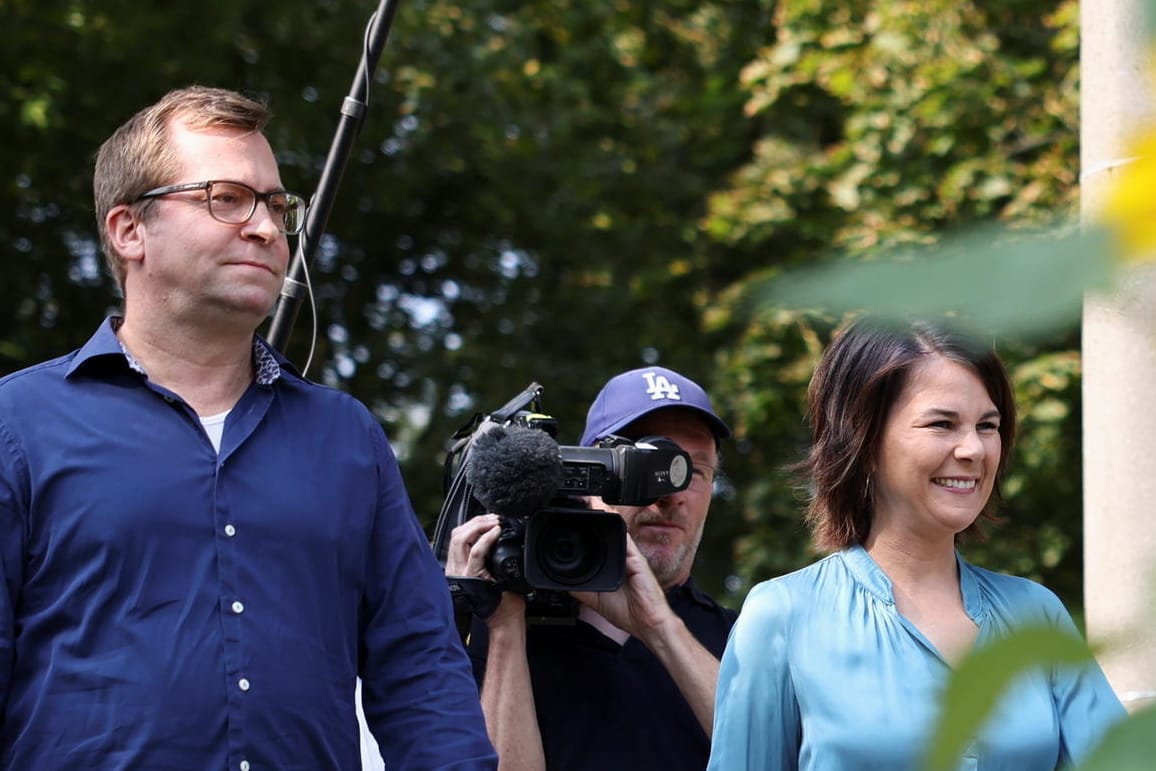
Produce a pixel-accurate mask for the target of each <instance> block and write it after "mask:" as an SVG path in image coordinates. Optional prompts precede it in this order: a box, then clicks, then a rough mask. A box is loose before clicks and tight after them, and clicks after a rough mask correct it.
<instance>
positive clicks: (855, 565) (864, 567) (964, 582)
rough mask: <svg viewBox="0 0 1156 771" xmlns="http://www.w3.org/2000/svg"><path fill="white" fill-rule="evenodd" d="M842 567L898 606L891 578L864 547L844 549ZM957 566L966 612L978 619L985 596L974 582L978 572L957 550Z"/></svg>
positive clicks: (884, 598) (869, 588)
mask: <svg viewBox="0 0 1156 771" xmlns="http://www.w3.org/2000/svg"><path fill="white" fill-rule="evenodd" d="M839 554H840V557H841V558H842V560H843V564H845V565H846V566H847V569H848V570H850V571H851V574H852V575H853V576H854V577H855V580H856V581H857V582H858V583H859V585H860V586H862V587H863V588H864V589H866V590H867V591H868V592H870V593H871V594H873V595H875V596H876V597H877V598H879V599H880V600H882V601H883V602H886V603H887V604H888V605H894V604H895V591H894V589H893V587H892V586H891V579H890V578H888V577H887V574H886V573H884V572H883V568H881V567H879V563H877V562H876V561H875V560H874V559H872V558H871V555H870V554H868V553H867V550H866V549H864V548H863V545H862V544H855V545H854V546H852V547H850V548H848V549H844V550H843V551H842V552H840V553H839ZM955 564H956V565H957V566H958V568H959V589H960V594H961V595H962V596H963V609H964V611H965V612H966V613H967V615H968V616H970V617H971V618H972V619H978V618H979V617H980V615H981V614H982V612H983V607H984V604H983V593H982V592H980V590H979V584H978V583H977V582H976V579H975V570H974V568H972V566H971V565H969V564H968V563H967V562H966V561H965V560H964V559H963V557H962V556H960V553H959V551H958V550H956V552H955Z"/></svg>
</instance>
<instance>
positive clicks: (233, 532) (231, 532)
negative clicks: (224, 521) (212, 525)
mask: <svg viewBox="0 0 1156 771" xmlns="http://www.w3.org/2000/svg"><path fill="white" fill-rule="evenodd" d="M236 534H237V528H235V527H233V526H232V525H225V535H227V536H229V537H230V538H232V537H233V536H235V535H236Z"/></svg>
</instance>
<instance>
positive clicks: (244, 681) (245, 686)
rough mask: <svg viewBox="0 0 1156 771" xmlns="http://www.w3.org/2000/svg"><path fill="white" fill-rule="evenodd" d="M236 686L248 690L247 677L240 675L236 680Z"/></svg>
mask: <svg viewBox="0 0 1156 771" xmlns="http://www.w3.org/2000/svg"><path fill="white" fill-rule="evenodd" d="M237 687H238V688H240V689H241V690H242V691H247V690H249V680H248V678H244V677H242V678H241V679H240V680H238V681H237Z"/></svg>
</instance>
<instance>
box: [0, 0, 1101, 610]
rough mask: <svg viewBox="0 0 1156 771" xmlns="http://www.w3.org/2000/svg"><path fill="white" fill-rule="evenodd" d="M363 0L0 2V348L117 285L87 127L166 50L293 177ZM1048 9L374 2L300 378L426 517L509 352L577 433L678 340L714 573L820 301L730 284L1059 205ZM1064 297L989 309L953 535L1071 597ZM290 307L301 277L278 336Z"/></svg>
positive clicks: (92, 130) (805, 354)
mask: <svg viewBox="0 0 1156 771" xmlns="http://www.w3.org/2000/svg"><path fill="white" fill-rule="evenodd" d="M374 7H375V6H374V4H373V3H370V2H365V1H364V0H360V1H355V0H320V1H319V2H309V3H305V2H293V1H292V0H290V1H289V2H286V3H282V4H281V5H279V6H278V7H277V13H276V14H271V13H270V12H269V10H268V8H267V7H261V8H258V7H256V6H253V7H249V6H246V5H244V4H240V5H238V4H236V3H232V4H230V3H225V2H222V1H221V0H207V1H206V2H203V3H199V4H196V5H180V4H178V5H173V6H171V7H170V6H165V7H164V8H163V9H158V10H156V11H154V12H147V11H142V9H141V8H140V7H139V6H138V5H135V4H129V3H127V2H124V0H103V2H100V3H95V2H90V1H88V0H36V1H35V2H33V0H0V96H2V98H0V138H2V140H3V144H4V146H5V147H6V152H5V153H3V154H2V155H0V205H2V210H3V211H4V212H5V214H4V215H3V216H0V250H3V254H2V255H0V258H2V259H3V260H4V265H5V273H4V281H3V282H2V283H0V330H3V331H2V332H0V372H6V371H11V370H13V369H16V368H18V367H20V366H25V365H27V364H29V363H32V362H34V361H37V360H40V359H43V358H46V357H49V356H54V355H57V354H60V353H64V352H66V351H68V350H70V349H72V348H74V347H76V346H77V345H78V344H79V343H80V342H82V341H83V340H84V339H85V338H86V336H87V335H88V334H89V333H90V332H91V330H92V329H93V328H94V327H95V325H96V323H97V321H98V319H99V318H100V317H101V316H102V315H103V314H105V313H106V312H108V311H109V310H110V309H112V308H114V307H115V306H116V303H117V299H116V297H115V294H114V292H113V291H112V286H111V282H110V280H109V279H108V278H107V277H106V276H105V275H104V273H103V270H102V267H101V261H100V257H99V255H98V253H97V247H96V244H95V242H94V238H95V228H94V226H93V223H92V208H91V206H92V204H91V192H90V186H91V170H92V157H93V154H94V153H95V150H96V148H97V147H98V146H99V144H100V142H101V141H102V140H103V139H104V138H105V137H106V136H107V135H108V134H109V133H110V132H111V131H112V130H113V129H114V128H115V127H116V126H117V125H119V124H120V123H121V122H122V121H123V120H124V119H126V118H127V117H128V116H129V115H130V114H131V113H132V112H134V111H135V110H137V109H138V108H139V107H141V106H143V105H144V104H146V103H148V102H151V101H152V100H154V99H155V98H157V97H159V96H160V95H161V94H162V93H163V92H164V91H166V90H168V89H170V88H173V87H177V86H182V85H186V84H188V83H191V82H200V83H206V84H212V85H221V86H226V87H231V88H238V89H242V90H247V91H250V92H254V93H257V94H259V95H262V96H265V97H266V98H268V99H269V101H270V102H271V105H272V107H273V110H274V112H275V117H274V120H273V123H272V124H271V127H270V137H271V140H272V141H273V144H274V147H275V148H277V149H278V150H279V157H280V160H281V163H282V175H283V178H284V181H285V183H286V185H287V186H289V187H291V188H294V189H299V190H302V191H309V190H310V189H312V187H313V186H315V184H316V181H317V178H318V176H319V174H320V172H321V169H322V168H323V167H324V164H325V154H326V152H327V151H328V148H329V143H330V139H331V136H332V133H333V131H334V129H335V127H336V123H337V118H338V115H339V112H338V111H339V108H340V104H341V100H342V99H343V97H344V96H345V95H346V94H347V93H348V91H349V87H350V82H351V78H352V76H353V73H354V72H355V70H356V65H357V62H358V59H359V57H360V55H361V46H362V37H363V34H364V28H365V25H366V24H367V23H368V20H369V16H370V14H371V13H372V12H373V10H374ZM1077 17H1078V14H1077V4H1076V2H1074V0H1016V2H1010V3H1009V2H1002V1H1001V2H991V1H990V0H981V1H977V2H963V3H960V2H947V0H921V1H920V2H915V1H914V0H910V1H902V0H891V1H889V2H885V1H884V0H874V1H870V0H852V1H851V2H847V0H839V1H838V2H836V1H835V0H779V1H778V2H773V1H772V0H705V1H699V0H696V1H695V2H690V1H689V0H672V1H671V2H666V3H661V4H655V3H648V2H633V1H632V2H626V0H612V2H608V3H582V2H576V1H575V0H530V1H529V2H518V3H513V2H509V1H508V0H498V2H496V3H495V2H487V3H481V2H478V1H477V0H401V2H400V3H399V6H398V12H397V17H396V20H395V24H394V28H393V30H392V32H391V35H390V38H389V41H388V43H387V45H386V47H385V50H384V53H383V56H382V60H381V64H380V67H379V68H378V70H377V72H376V73H375V78H374V84H373V87H372V89H371V94H370V96H371V99H370V108H369V113H368V116H367V119H366V123H365V125H364V127H363V128H362V131H361V134H360V136H359V137H358V140H357V143H356V147H355V149H354V154H353V156H352V157H351V159H350V162H349V166H348V168H347V170H346V173H345V176H344V181H343V183H342V187H341V190H340V192H339V195H338V199H337V201H336V208H335V211H334V215H333V217H332V218H331V220H330V223H329V228H328V236H327V238H326V239H325V240H324V242H323V243H322V245H321V249H320V250H319V254H318V257H317V261H316V264H315V265H314V270H313V283H314V286H315V289H316V293H317V299H318V309H317V310H318V321H319V326H318V330H317V342H318V350H317V354H316V359H315V364H314V367H313V369H312V370H311V372H310V375H311V376H312V377H314V378H316V379H318V380H320V381H323V382H326V383H329V384H331V385H333V386H335V387H338V388H343V389H347V390H349V391H350V392H351V393H353V394H355V395H356V396H358V397H359V398H361V399H362V400H364V401H365V402H366V403H367V404H369V405H370V406H371V407H372V408H373V410H374V411H375V413H376V414H377V415H378V416H379V417H380V419H381V420H382V422H383V424H384V425H385V427H386V429H387V431H388V432H389V435H390V437H391V439H392V440H393V441H394V443H395V445H396V447H397V449H398V452H399V456H400V457H401V459H402V461H403V464H404V469H405V474H406V478H407V481H408V484H409V486H410V490H411V494H412V496H413V499H414V503H415V506H416V508H417V509H418V511H419V513H420V514H421V516H422V517H423V519H424V521H425V522H426V523H427V525H430V526H432V522H433V518H434V516H435V515H436V512H437V509H438V507H439V505H440V502H441V496H442V488H441V484H442V477H441V468H440V459H441V457H442V455H443V452H444V449H445V446H446V442H447V439H448V437H449V436H450V434H451V433H452V432H453V431H454V430H455V429H457V428H458V427H459V426H460V425H461V424H463V423H464V422H466V420H467V419H468V417H469V416H470V414H471V413H473V412H474V411H476V410H482V411H488V410H491V409H494V408H496V407H498V406H500V405H501V404H503V403H505V402H506V401H507V400H508V399H509V398H511V397H512V396H513V395H515V394H516V393H518V392H519V391H520V390H521V389H522V388H523V387H524V386H525V385H526V384H528V383H529V382H530V381H532V380H536V381H538V382H540V383H542V384H543V386H544V387H545V391H544V394H543V398H544V406H545V408H546V409H547V411H549V412H551V413H553V414H554V415H555V416H556V417H558V419H559V421H560V424H561V428H562V439H563V440H564V441H574V440H576V439H577V437H578V436H579V434H580V432H581V425H582V420H583V417H584V414H585V409H586V407H587V405H588V404H589V402H590V401H591V400H592V398H593V396H594V394H595V393H596V392H597V390H598V388H599V387H600V386H601V384H602V383H603V382H604V381H605V379H606V378H607V377H609V376H610V375H612V374H614V373H615V372H616V371H618V370H621V369H625V368H628V367H633V366H640V365H642V364H645V363H659V362H660V363H662V364H663V365H666V366H671V367H674V368H676V369H680V370H683V371H685V372H686V373H687V374H689V375H691V376H693V377H695V378H696V379H699V380H700V381H701V382H703V384H704V385H706V386H707V387H708V389H709V390H711V392H712V394H713V395H714V396H715V398H716V401H717V404H718V406H719V408H720V410H721V411H722V412H723V413H724V415H725V416H726V417H727V418H728V419H730V420H731V421H732V422H733V424H734V426H735V428H736V432H737V436H736V439H735V441H734V442H733V443H731V444H729V445H728V446H726V447H724V468H725V471H726V474H725V476H724V477H723V478H722V479H721V480H720V482H719V485H718V496H717V499H716V502H715V503H714V505H713V506H712V517H711V522H710V525H709V526H708V528H707V534H706V538H705V540H704V542H703V547H702V550H701V553H700V554H701V558H700V560H699V563H700V564H699V566H698V569H697V574H698V576H699V578H700V581H701V583H702V584H703V585H704V586H706V587H707V588H708V589H709V590H711V591H712V592H714V593H716V594H718V595H719V596H721V597H723V598H724V599H725V600H726V601H727V602H729V603H731V604H735V605H737V603H738V602H740V601H741V598H742V597H743V596H744V595H745V592H746V590H747V589H748V588H749V586H750V585H751V583H752V582H753V581H755V580H758V579H760V578H765V577H768V576H770V575H775V574H779V573H782V572H784V571H786V570H789V569H792V568H794V567H797V566H800V565H802V564H804V563H806V562H807V561H809V560H810V559H812V558H813V556H814V555H813V554H812V553H811V551H810V549H809V547H808V538H807V534H806V533H805V532H804V530H803V528H802V526H801V521H800V501H799V495H798V491H797V490H796V487H795V484H794V483H793V482H792V480H790V479H789V478H788V477H787V475H786V474H785V472H784V471H783V467H784V466H785V465H786V464H788V463H791V462H793V461H795V460H797V459H798V458H799V457H800V455H801V454H802V451H803V448H804V446H805V443H806V441H807V432H806V426H805V425H803V423H802V419H801V415H802V404H803V400H804V398H805V388H806V383H807V381H808V379H809V377H810V372H811V369H812V367H813V366H814V363H815V361H816V359H817V357H818V354H819V352H820V351H821V350H822V346H823V345H824V344H825V343H826V341H827V339H828V337H829V334H830V331H831V329H832V328H833V327H834V325H835V324H836V323H837V322H838V321H839V315H838V314H841V311H838V310H828V311H824V312H819V311H815V310H812V309H806V308H797V307H794V306H790V307H788V306H787V305H785V304H784V305H782V306H781V307H779V306H771V307H769V308H768V307H766V306H765V305H763V306H760V305H759V303H758V302H757V300H758V297H759V288H760V287H764V286H766V282H768V281H771V282H776V281H778V280H779V279H780V277H781V276H782V275H783V273H784V271H786V270H788V269H793V268H797V267H799V266H806V265H810V264H815V263H818V262H830V261H841V262H846V261H862V260H878V259H879V256H878V255H880V253H883V252H884V250H887V249H890V248H892V247H895V246H896V245H923V246H928V245H932V244H934V242H935V241H936V240H937V239H938V238H939V236H941V235H942V234H944V233H947V232H954V231H956V230H959V229H962V228H965V227H968V226H970V225H973V224H975V223H978V222H984V221H991V220H998V221H1001V222H1002V223H1005V224H1007V225H1009V226H1027V225H1031V226H1035V227H1039V226H1047V225H1049V224H1052V223H1057V222H1064V221H1066V220H1067V219H1070V215H1071V214H1072V209H1073V203H1074V201H1075V197H1076V195H1077V181H1078V180H1077V178H1076V173H1077V171H1076V170H1077V168H1078V165H1079V164H1078V157H1077V137H1078V131H1077V115H1078V110H1077V105H1078V94H1077V82H1078V71H1077V61H1078V56H1077V40H1078V34H1077V33H1078V18H1077ZM965 258H966V253H965V254H964V256H963V257H962V258H961V259H965ZM983 282H984V278H983V276H982V275H977V279H976V283H977V284H983ZM1077 329H1078V326H1077V323H1076V322H1075V321H1072V322H1070V323H1059V324H1056V325H1055V326H1054V328H1050V329H1049V331H1048V332H1047V333H1045V334H1035V335H1033V336H1031V338H1030V339H1023V340H1020V339H1016V338H1015V337H1012V338H1010V339H1007V340H1004V341H1001V351H1002V352H1004V353H1005V354H1006V358H1007V360H1008V362H1009V365H1010V366H1011V368H1012V369H1013V371H1014V373H1015V376H1016V383H1017V389H1018V392H1019V396H1020V398H1021V408H1022V410H1023V413H1024V426H1025V430H1024V432H1023V433H1022V435H1021V439H1020V442H1019V446H1018V448H1017V450H1016V453H1017V456H1016V459H1015V460H1014V462H1013V464H1012V469H1013V474H1012V476H1011V477H1010V478H1009V479H1008V484H1007V491H1006V492H1007V500H1006V506H1005V513H1006V514H1007V520H1008V522H1007V523H1006V524H1005V525H1004V526H1003V527H1002V528H1001V529H1000V530H999V531H998V534H997V535H996V536H995V537H994V538H993V539H992V540H991V541H989V542H988V543H986V544H979V545H976V546H974V547H968V549H967V553H968V556H969V557H970V558H972V559H974V560H975V561H977V562H979V563H981V564H985V565H988V566H991V567H997V568H1001V569H1006V570H1011V571H1013V572H1017V573H1020V574H1023V575H1029V576H1031V577H1033V578H1038V579H1040V580H1043V581H1044V582H1045V583H1047V584H1048V585H1049V586H1051V587H1052V588H1054V589H1056V590H1057V591H1058V592H1059V593H1060V594H1061V596H1063V597H1064V599H1065V600H1066V601H1067V602H1068V603H1069V604H1072V605H1075V604H1078V603H1079V599H1080V592H1079V587H1080V571H1081V562H1080V554H1081V548H1082V543H1081V532H1080V509H1081V496H1080V477H1081V467H1080V454H1079V449H1078V448H1079V431H1080V419H1079V414H1080V408H1079V387H1080V386H1079V374H1080V373H1079V357H1078V354H1077V353H1076V350H1077V346H1078V336H1077ZM312 337H313V334H312V330H311V328H310V315H309V312H308V309H303V312H302V313H301V315H300V316H299V319H298V322H297V328H296V330H295V333H294V336H293V338H292V340H291V341H290V345H289V346H288V353H289V355H290V356H291V358H293V359H294V360H295V361H298V362H304V361H305V359H306V355H307V354H306V352H307V348H308V344H309V342H310V340H311V338H312ZM724 587H725V591H724Z"/></svg>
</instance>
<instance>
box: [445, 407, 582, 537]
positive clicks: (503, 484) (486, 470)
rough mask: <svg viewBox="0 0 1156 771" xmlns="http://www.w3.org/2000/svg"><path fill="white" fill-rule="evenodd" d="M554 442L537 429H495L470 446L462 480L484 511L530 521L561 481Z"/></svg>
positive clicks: (560, 468)
mask: <svg viewBox="0 0 1156 771" xmlns="http://www.w3.org/2000/svg"><path fill="white" fill-rule="evenodd" d="M563 474H564V472H563V468H562V454H561V452H560V450H559V449H558V443H557V442H555V441H554V439H553V438H552V437H551V436H550V435H549V434H547V433H546V432H545V431H542V430H540V429H537V428H518V427H510V428H507V427H505V426H496V427H495V428H494V429H492V430H491V431H489V432H487V433H485V434H482V435H481V436H479V437H478V438H477V439H476V440H475V441H474V446H473V448H472V449H471V451H470V457H469V461H468V463H467V464H466V481H468V482H469V484H470V485H471V486H472V487H473V489H474V497H475V498H477V499H478V500H479V501H480V502H481V503H482V505H484V506H485V507H486V511H489V512H493V513H495V514H501V515H503V516H506V517H528V516H530V515H531V514H533V513H534V512H535V511H537V510H538V509H541V508H542V507H544V506H546V505H547V504H548V503H549V502H550V499H551V498H553V497H554V494H555V493H556V492H557V491H558V488H559V487H561V486H562V480H563Z"/></svg>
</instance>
